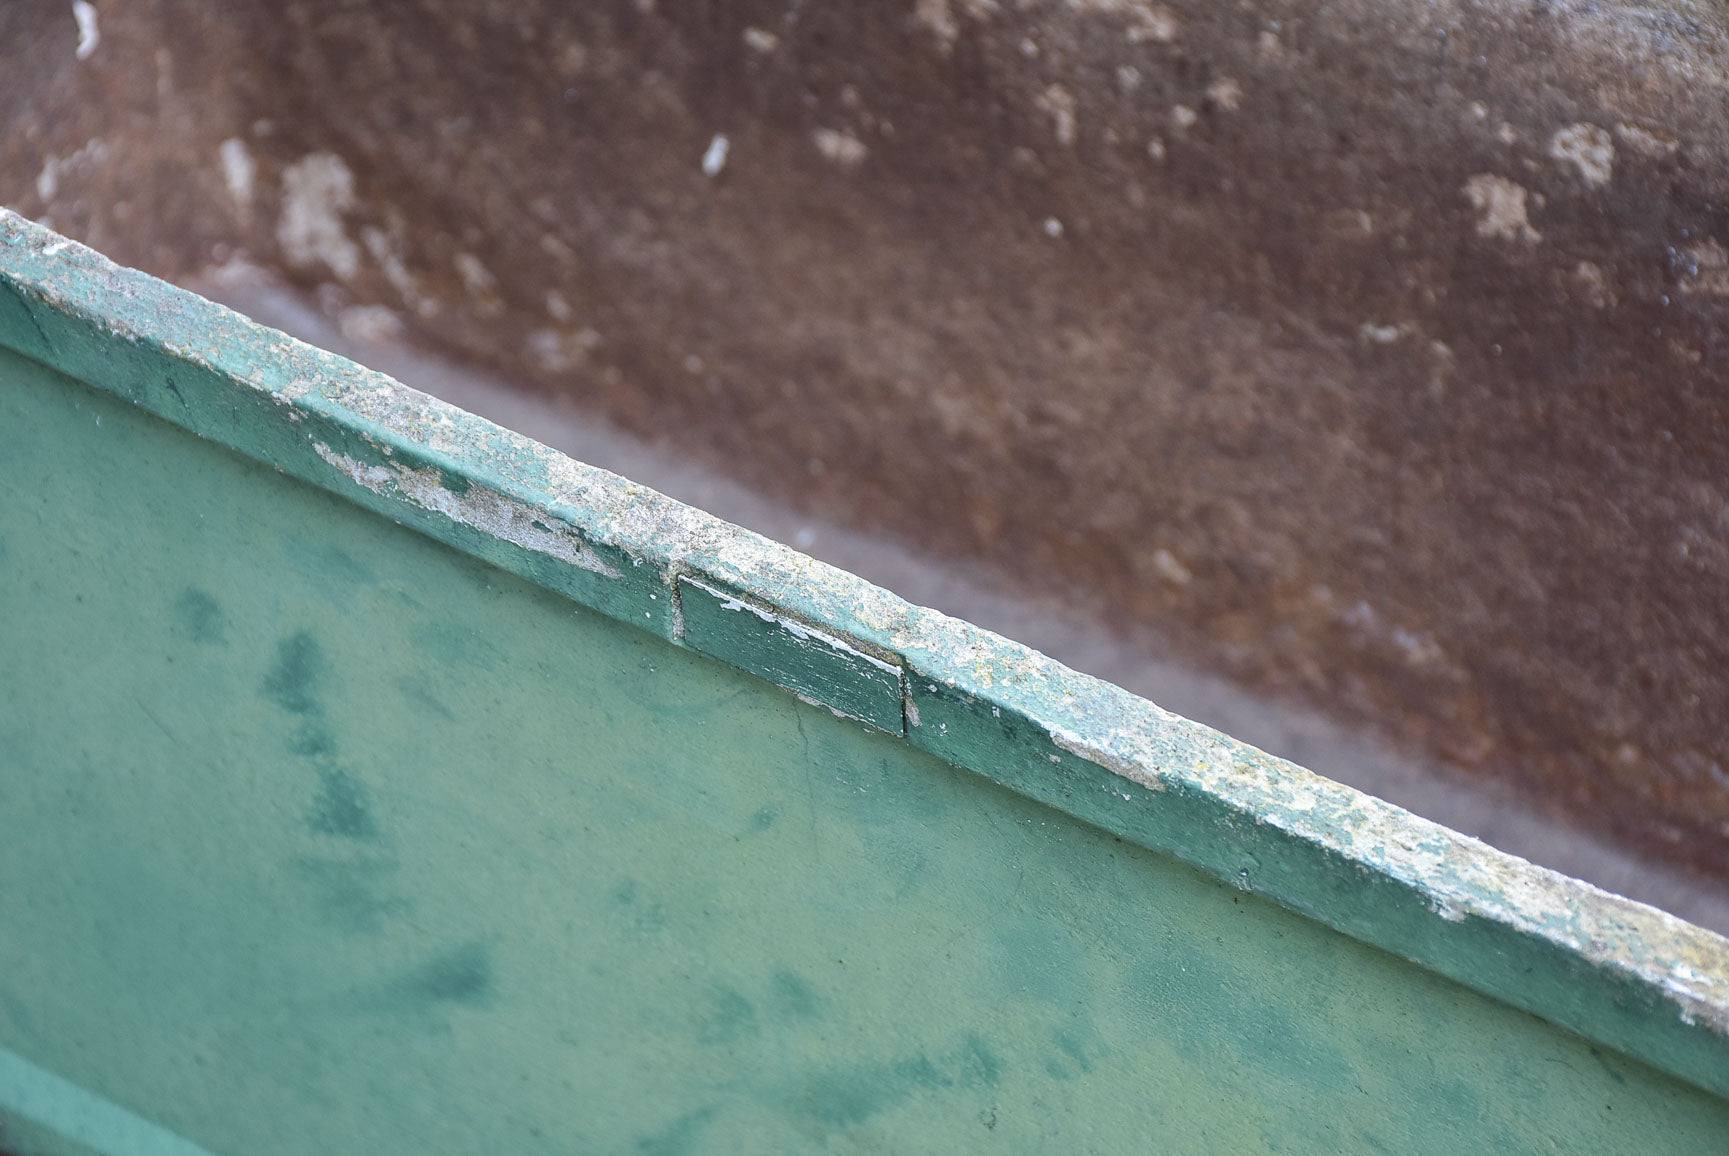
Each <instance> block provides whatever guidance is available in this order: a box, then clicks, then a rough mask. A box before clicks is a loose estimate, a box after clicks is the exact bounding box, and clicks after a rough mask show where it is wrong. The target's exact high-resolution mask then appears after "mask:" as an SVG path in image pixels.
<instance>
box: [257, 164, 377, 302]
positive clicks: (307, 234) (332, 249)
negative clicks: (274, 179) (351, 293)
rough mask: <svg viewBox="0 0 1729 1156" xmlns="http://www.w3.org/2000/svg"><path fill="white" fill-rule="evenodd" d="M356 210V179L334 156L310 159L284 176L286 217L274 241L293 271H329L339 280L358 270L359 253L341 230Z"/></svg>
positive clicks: (283, 202)
mask: <svg viewBox="0 0 1729 1156" xmlns="http://www.w3.org/2000/svg"><path fill="white" fill-rule="evenodd" d="M353 207H354V174H353V173H351V172H349V171H348V166H347V165H346V164H344V163H343V160H342V158H341V157H339V156H337V155H336V154H335V153H311V154H309V155H307V156H304V157H301V158H300V159H299V160H297V161H295V162H294V163H293V164H292V165H289V166H288V168H286V169H284V170H283V172H282V216H281V218H280V219H279V220H278V221H277V223H276V240H277V241H278V242H279V243H280V244H281V245H282V254H283V256H285V257H287V258H288V261H289V263H290V264H292V265H298V266H300V267H302V268H306V267H309V266H313V265H320V264H322V265H327V266H329V267H330V271H331V272H332V273H335V274H336V275H337V276H338V277H342V278H348V277H352V276H354V274H355V273H356V272H358V271H359V269H360V248H359V246H357V245H356V244H355V243H354V242H353V241H352V240H351V239H349V236H348V233H347V231H346V230H345V229H344V228H343V224H342V214H343V213H344V212H346V211H347V210H349V209H351V208H353Z"/></svg>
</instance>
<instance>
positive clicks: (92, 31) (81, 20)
mask: <svg viewBox="0 0 1729 1156" xmlns="http://www.w3.org/2000/svg"><path fill="white" fill-rule="evenodd" d="M72 19H74V20H76V21H77V22H78V47H77V48H75V49H73V50H72V55H74V56H76V57H77V58H78V59H79V60H89V59H90V54H91V53H92V52H95V51H96V46H97V45H98V44H101V43H102V32H101V30H100V29H99V28H97V27H96V5H94V4H92V3H90V0H72Z"/></svg>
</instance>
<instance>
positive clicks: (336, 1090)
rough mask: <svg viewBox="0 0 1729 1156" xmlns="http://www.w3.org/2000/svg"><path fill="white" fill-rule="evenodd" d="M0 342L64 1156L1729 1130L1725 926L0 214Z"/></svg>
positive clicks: (21, 1028) (16, 908) (8, 1084)
mask: <svg viewBox="0 0 1729 1156" xmlns="http://www.w3.org/2000/svg"><path fill="white" fill-rule="evenodd" d="M57 245H58V246H60V247H59V248H58V249H56V248H55V246H57ZM8 246H10V249H8ZM50 249H53V250H54V251H53V252H49V250H50ZM80 303H81V304H80ZM129 309H130V310H134V311H135V312H133V313H131V314H129V313H128V310H129ZM184 326H191V327H192V328H193V330H194V331H196V332H198V333H203V334H204V335H205V337H206V338H207V339H208V340H209V341H210V342H211V343H212V345H211V347H210V348H211V349H212V350H213V351H215V352H210V353H203V354H200V353H195V352H190V350H192V349H193V348H194V347H193V345H192V343H191V340H190V338H189V337H188V336H187V335H186V334H185V333H184V332H178V331H177V328H176V327H184ZM151 327H153V328H151ZM147 329H148V332H147ZM0 345H4V346H9V347H11V348H12V349H14V350H18V351H20V353H22V354H28V355H29V356H28V357H26V356H21V355H20V353H11V352H0V606H4V607H6V608H7V610H8V612H7V613H5V614H3V615H0V656H4V659H5V668H4V669H5V674H4V677H3V680H0V1048H3V1049H4V1052H3V1053H0V1118H5V1117H10V1118H11V1121H12V1131H11V1132H10V1133H9V1134H7V1135H10V1136H11V1137H12V1140H11V1142H12V1143H14V1145H15V1146H18V1147H20V1148H21V1149H24V1150H34V1149H35V1148H40V1149H41V1150H42V1151H80V1150H90V1151H102V1152H112V1153H146V1152H156V1151H162V1152H173V1151H177V1150H178V1151H185V1150H189V1149H186V1148H182V1149H175V1148H174V1147H172V1145H174V1144H182V1143H183V1144H185V1145H196V1146H197V1147H200V1148H203V1149H204V1150H207V1151H210V1152H216V1153H228V1152H234V1153H239V1152H247V1153H252V1152H265V1153H267V1152H284V1153H287V1152H295V1153H304V1152H335V1151H354V1152H362V1151H364V1152H404V1153H408V1152H414V1153H425V1152H473V1151H501V1152H505V1151H507V1152H572V1151H647V1152H655V1151H659V1152H677V1151H688V1152H699V1151H716V1152H724V1151H765V1152H766V1151H789V1152H790V1151H810V1150H824V1149H833V1150H837V1151H846V1150H852V1151H862V1150H870V1151H915V1150H916V1151H970V1150H989V1149H993V1148H994V1149H1001V1150H1005V1151H1019V1150H1051V1151H1124V1150H1159V1151H1171V1152H1216V1151H1413V1152H1416V1151H1434V1152H1456V1151H1461V1150H1497V1151H1553V1150H1561V1151H1571V1150H1580V1151H1640V1152H1658V1151H1685V1152H1701V1151H1711V1150H1715V1148H1719V1147H1721V1145H1722V1137H1723V1136H1724V1135H1729V1101H1726V1100H1725V1099H1723V1098H1722V1093H1723V1092H1724V1091H1725V1089H1726V1088H1729V1073H1726V1071H1725V1069H1724V1067H1723V1063H1724V1056H1725V1055H1726V1054H1729V1053H1726V1052H1725V1050H1724V1048H1723V1046H1722V1045H1723V1039H1722V1035H1721V1033H1720V1031H1719V1029H1718V1027H1717V1026H1716V1021H1715V1020H1714V1019H1713V1016H1714V1015H1715V1014H1716V1012H1717V1010H1718V1009H1719V1004H1718V1003H1717V1002H1715V1001H1716V999H1717V996H1716V994H1715V993H1716V992H1717V991H1718V990H1719V988H1718V986H1717V985H1719V984H1720V983H1721V982H1722V981H1723V972H1724V968H1725V961H1724V959H1723V955H1722V949H1723V941H1722V940H1721V939H1720V938H1718V937H1715V936H1711V935H1709V934H1708V933H1705V932H1702V931H1698V929H1692V928H1687V927H1686V925H1684V924H1679V923H1678V921H1675V920H1672V919H1669V918H1668V917H1664V916H1661V915H1660V914H1659V913H1655V912H1650V911H1649V910H1648V909H1644V908H1640V907H1638V905H1635V904H1630V903H1626V902H1625V901H1621V900H1615V899H1613V897H1607V896H1602V895H1601V894H1600V893H1597V892H1594V891H1592V890H1591V889H1589V888H1585V887H1584V886H1583V885H1580V884H1576V883H1572V882H1571V881H1567V880H1562V879H1559V877H1555V876H1552V875H1550V874H1548V873H1544V872H1539V871H1537V870H1536V869H1533V868H1529V867H1528V866H1525V865H1519V864H1517V863H1516V862H1513V861H1504V857H1497V856H1495V855H1494V853H1493V852H1489V851H1487V849H1483V848H1480V846H1478V845H1475V844H1471V843H1470V842H1469V841H1467V840H1461V839H1459V838H1458V837H1457V836H1451V835H1450V834H1449V833H1446V832H1442V831H1440V830H1439V829H1437V828H1433V826H1432V825H1428V824H1423V823H1421V821H1419V820H1413V819H1409V818H1408V817H1406V818H1400V817H1399V816H1398V815H1397V814H1390V815H1389V814H1388V813H1389V812H1392V809H1391V808H1385V807H1384V805H1381V804H1376V803H1374V802H1373V801H1372V800H1362V799H1361V797H1360V796H1354V795H1353V794H1352V793H1350V792H1347V791H1345V790H1344V789H1343V788H1338V787H1335V786H1333V785H1331V784H1326V783H1325V782H1324V781H1323V780H1318V779H1314V778H1313V777H1312V776H1306V775H1305V773H1304V772H1301V771H1299V770H1297V769H1296V768H1287V767H1286V765H1284V764H1279V763H1277V761H1276V760H1270V759H1267V758H1266V756H1263V755H1259V754H1258V752H1252V751H1249V750H1247V748H1241V747H1240V746H1238V745H1236V744H1232V743H1230V742H1229V741H1228V740H1226V739H1224V738H1223V737H1222V736H1217V735H1214V734H1212V732H1207V731H1205V729H1204V728H1199V727H1195V726H1194V725H1193V724H1190V723H1186V722H1184V721H1183V720H1178V719H1174V718H1173V717H1172V716H1167V715H1163V713H1162V712H1158V711H1157V710H1156V708H1152V707H1151V706H1150V705H1149V704H1144V703H1138V700H1132V699H1131V698H1130V697H1129V696H1126V695H1122V692H1120V691H1115V690H1114V688H1108V687H1103V686H1102V685H1101V684H1096V683H1093V682H1092V681H1091V680H1086V679H1082V678H1080V677H1079V676H1075V675H1072V674H1070V673H1069V672H1064V671H1062V670H1061V668H1057V667H1055V665H1054V664H1050V663H1048V662H1046V661H1045V660H1042V659H1039V658H1038V656H1036V655H1030V654H1028V653H1027V652H1024V651H1019V650H1018V649H1017V648H1014V647H1012V646H1011V645H1010V644H1006V643H1003V642H1001V640H996V639H993V638H991V637H990V636H988V635H985V634H983V633H982V632H977V631H972V630H971V629H970V628H967V627H965V626H964V624H955V623H950V622H948V621H947V620H940V616H930V615H929V614H928V612H920V611H916V610H915V609H914V608H909V607H905V606H904V604H900V603H897V602H895V601H894V600H892V599H890V598H888V597H887V596H886V595H882V594H881V592H873V591H871V590H870V589H869V588H868V587H863V586H862V584H860V583H857V580H856V579H849V578H848V577H847V576H844V575H837V574H836V573H835V572H833V571H829V570H827V569H826V568H822V567H818V566H816V565H815V564H814V563H809V562H808V560H803V561H800V560H799V559H798V558H797V556H796V555H792V554H791V553H790V552H789V551H783V550H780V548H778V547H772V545H771V544H766V543H761V542H760V540H756V539H752V538H750V537H749V536H748V535H742V534H741V533H740V532H738V531H735V530H731V529H730V528H725V527H720V526H719V525H718V524H716V523H712V521H708V520H703V519H702V518H701V517H700V516H698V515H694V514H693V513H692V512H689V511H684V510H683V509H682V507H676V506H675V504H673V503H668V502H666V500H665V499H662V498H659V496H658V495H653V494H651V493H649V492H648V491H642V490H639V489H636V488H634V487H630V486H629V485H628V483H624V482H622V481H620V480H618V479H613V478H610V476H604V475H600V474H599V472H598V471H586V472H585V471H584V470H583V469H582V468H581V467H576V466H575V464H574V463H565V462H563V459H558V458H557V456H556V455H551V454H550V453H549V452H548V451H542V450H539V449H538V447H533V446H532V445H531V444H530V443H525V442H524V441H523V440H522V439H516V438H514V437H513V435H508V434H505V433H503V431H496V430H495V429H494V428H493V427H489V426H486V425H485V423H482V422H478V421H477V420H475V419H471V418H467V417H466V415H459V414H457V413H456V412H455V411H450V410H448V409H446V408H441V407H438V406H436V405H434V404H431V403H427V402H425V400H424V399H419V400H416V398H415V397H414V396H413V395H409V394H408V393H407V392H406V391H402V390H400V387H393V386H392V385H391V384H390V383H385V382H383V380H382V379H376V378H373V377H370V376H368V375H365V374H364V373H363V372H362V371H359V370H356V369H354V368H353V367H350V366H347V365H346V364H345V363H340V362H339V361H338V360H337V359H334V358H328V357H326V356H324V355H318V354H316V353H314V352H313V351H308V350H305V349H304V348H302V347H296V346H294V345H293V344H292V343H289V342H287V341H286V339H283V338H280V337H279V336H278V335H272V334H268V333H266V332H264V331H260V330H256V329H253V328H252V327H249V326H246V325H245V324H244V323H242V322H239V321H238V320H237V319H234V318H233V317H232V316H231V315H227V314H224V313H223V312H222V311H220V310H217V309H216V308H215V307H213V306H209V305H208V304H207V303H203V302H199V301H197V300H196V299H195V298H189V297H187V296H186V295H183V294H176V293H174V292H173V291H171V290H167V289H166V288H165V287H162V286H159V285H156V284H155V283H152V282H148V280H147V279H145V278H141V277H138V276H137V275H136V274H131V273H126V272H124V271H118V270H114V269H113V268H112V267H111V266H105V265H104V264H103V263H102V262H101V261H100V259H99V258H96V257H94V255H91V254H88V253H87V252H84V251H82V250H79V249H77V247H75V246H73V247H70V248H68V247H67V243H65V242H61V241H59V239H57V238H53V236H52V234H46V233H45V232H44V231H41V230H38V229H35V228H34V227H32V226H29V225H27V224H26V223H23V222H20V221H18V220H17V219H16V218H7V217H5V216H3V215H0ZM42 362H48V363H51V364H53V365H55V366H57V367H59V368H60V369H63V370H69V371H72V372H74V373H75V374H76V376H77V377H78V378H80V379H82V380H73V379H72V378H69V377H66V376H62V375H61V374H60V373H57V372H54V371H53V370H50V369H48V368H46V367H45V366H44V365H43V364H42ZM86 383H88V384H86ZM369 399H370V400H369ZM157 415H159V416H157ZM183 426H184V427H190V428H191V429H193V430H195V431H197V432H200V433H203V434H206V435H209V436H211V437H214V438H215V439H217V441H220V442H223V443H226V444H227V445H230V446H233V447H235V450H238V451H239V452H235V450H230V449H228V448H224V445H221V444H217V441H210V440H202V439H200V438H198V437H193V436H191V435H190V434H189V433H188V432H187V430H186V429H185V428H182V427H183ZM272 467H279V468H280V469H278V468H272ZM280 470H287V471H288V474H298V475H300V476H301V477H304V478H306V479H308V480H310V481H312V482H315V483H317V484H316V485H310V484H307V482H305V481H300V480H297V479H296V478H295V477H293V476H288V475H285V474H284V473H283V472H280ZM380 513H383V514H386V515H388V516H387V517H381V516H380ZM395 521H401V522H402V523H404V524H403V525H400V526H399V525H395V524H393V522H395ZM453 547H454V548H453ZM921 616H923V617H921ZM645 628H646V629H645ZM801 656H804V657H801ZM848 671H853V672H855V673H856V674H857V676H858V677H856V678H853V677H850V676H849V675H848V674H847V672H848ZM777 683H778V684H781V685H776V684H777ZM782 686H785V687H787V688H788V689H791V690H793V691H794V692H795V694H788V693H786V692H785V690H783V689H782ZM799 696H802V698H803V699H812V700H815V701H814V703H813V702H806V701H802V700H801V697H799ZM897 696H898V702H897ZM897 708H898V709H897ZM860 719H863V720H866V722H868V723H869V724H871V725H866V724H865V722H860V721H858V720H860ZM885 732H886V733H885ZM944 760H947V761H944ZM962 768H965V769H962ZM993 780H994V781H993ZM1257 792H1259V793H1258V794H1257ZM1347 825H1348V827H1347ZM1347 836H1349V837H1347ZM1377 839H1378V840H1380V842H1379V844H1375V843H1373V840H1377ZM1491 883H1492V884H1493V885H1494V886H1493V887H1491V886H1490V884H1491ZM1495 888H1499V890H1496V889H1495ZM1273 900H1277V902H1274V901H1273ZM1281 904H1283V906H1281ZM1287 908H1294V909H1295V910H1288V909H1287ZM1298 912H1302V913H1303V914H1299V913H1298ZM1336 928H1342V929H1343V931H1341V930H1336ZM1344 932H1349V933H1350V934H1345V933H1344ZM1570 937H1571V938H1570ZM1581 937H1582V942H1579V940H1581ZM1376 943H1379V944H1382V945H1383V946H1387V947H1391V948H1393V949H1394V951H1396V952H1397V953H1398V954H1390V953H1388V952H1387V951H1383V950H1380V949H1379V948H1377V947H1375V946H1371V944H1376ZM1400 955H1405V956H1410V957H1413V958H1415V959H1417V960H1418V961H1420V962H1419V963H1412V962H1408V961H1407V960H1406V959H1402V958H1400V957H1399V956H1400ZM1714 967H1715V969H1716V970H1713V968H1714ZM1448 975H1451V976H1453V977H1455V979H1457V980H1461V981H1463V984H1462V983H1460V982H1455V979H1449V978H1446V976H1448ZM1464 984H1468V985H1470V986H1469V987H1467V986H1464ZM1472 988H1477V989H1480V991H1487V992H1491V993H1494V994H1495V995H1499V996H1501V997H1502V998H1500V999H1497V998H1492V997H1491V996H1490V995H1484V994H1479V991H1478V990H1472ZM1504 1001H1511V1002H1510V1003H1509V1002H1504ZM1514 1004H1517V1005H1518V1006H1513V1005H1514ZM1521 1007H1523V1008H1527V1009H1529V1010H1531V1011H1534V1012H1536V1013H1538V1015H1540V1016H1543V1017H1545V1019H1546V1020H1549V1021H1554V1023H1550V1022H1545V1019H1538V1018H1535V1017H1533V1016H1532V1015H1530V1014H1527V1013H1526V1011H1522V1010H1519V1009H1520V1008H1521ZM1555 1023H1559V1024H1565V1025H1567V1026H1569V1027H1571V1028H1573V1029H1576V1031H1577V1032H1583V1033H1585V1035H1579V1034H1575V1031H1568V1030H1564V1029H1563V1028H1561V1027H1557V1026H1554V1024H1555ZM1587 1037H1590V1038H1587ZM1622 1053H1631V1056H1638V1057H1642V1059H1643V1061H1648V1062H1641V1059H1635V1058H1631V1056H1630V1055H1628V1054H1622ZM1652 1065H1656V1066H1652ZM1660 1069H1662V1070H1660ZM153 1143H157V1144H165V1145H169V1146H168V1147H151V1146H150V1145H151V1144H153ZM55 1145H59V1146H58V1147H55ZM26 1146H29V1148H26Z"/></svg>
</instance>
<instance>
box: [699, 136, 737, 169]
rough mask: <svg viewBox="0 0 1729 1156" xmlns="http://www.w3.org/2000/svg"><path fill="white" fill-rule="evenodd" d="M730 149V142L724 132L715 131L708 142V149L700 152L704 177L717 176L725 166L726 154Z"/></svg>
mask: <svg viewBox="0 0 1729 1156" xmlns="http://www.w3.org/2000/svg"><path fill="white" fill-rule="evenodd" d="M731 149H732V142H731V141H729V140H727V139H726V136H725V134H723V133H718V132H717V133H715V134H714V139H713V140H711V141H709V142H708V151H707V152H705V153H703V154H702V174H703V176H705V177H718V176H720V171H721V170H722V169H724V168H726V154H727V153H728V152H730V151H731Z"/></svg>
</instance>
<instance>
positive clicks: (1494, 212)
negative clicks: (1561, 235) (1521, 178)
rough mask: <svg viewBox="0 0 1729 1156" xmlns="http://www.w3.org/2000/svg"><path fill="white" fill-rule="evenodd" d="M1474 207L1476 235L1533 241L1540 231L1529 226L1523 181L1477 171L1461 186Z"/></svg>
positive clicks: (1541, 237)
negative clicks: (1521, 183) (1475, 212)
mask: <svg viewBox="0 0 1729 1156" xmlns="http://www.w3.org/2000/svg"><path fill="white" fill-rule="evenodd" d="M1460 191H1461V192H1463V193H1464V195H1465V199H1466V200H1468V201H1470V202H1471V207H1472V208H1474V209H1476V210H1477V235H1478V236H1479V237H1489V238H1493V239H1497V240H1502V241H1519V242H1524V243H1526V244H1531V245H1534V244H1536V243H1537V242H1539V241H1541V240H1542V239H1543V234H1541V233H1539V232H1538V231H1537V230H1536V229H1533V228H1532V227H1531V222H1530V220H1529V219H1528V218H1527V216H1526V209H1525V198H1526V196H1527V195H1528V194H1527V191H1526V189H1525V187H1524V186H1523V185H1519V184H1515V183H1514V182H1512V181H1510V180H1508V179H1507V178H1506V177H1501V176H1496V175H1495V174H1494V173H1478V174H1476V175H1475V176H1473V177H1471V178H1470V179H1469V180H1467V181H1466V182H1465V186H1464V188H1463V189H1461V190H1460Z"/></svg>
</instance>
